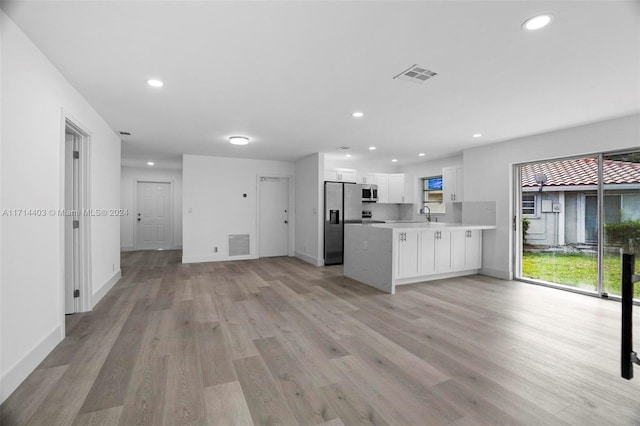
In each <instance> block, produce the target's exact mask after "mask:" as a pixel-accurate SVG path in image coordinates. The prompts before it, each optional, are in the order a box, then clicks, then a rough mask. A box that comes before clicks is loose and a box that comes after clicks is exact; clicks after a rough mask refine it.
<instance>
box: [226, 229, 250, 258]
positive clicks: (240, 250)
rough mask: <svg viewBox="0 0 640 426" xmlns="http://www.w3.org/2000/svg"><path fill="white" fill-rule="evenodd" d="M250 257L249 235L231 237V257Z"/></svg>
mask: <svg viewBox="0 0 640 426" xmlns="http://www.w3.org/2000/svg"><path fill="white" fill-rule="evenodd" d="M248 255H249V234H239V235H229V256H248Z"/></svg>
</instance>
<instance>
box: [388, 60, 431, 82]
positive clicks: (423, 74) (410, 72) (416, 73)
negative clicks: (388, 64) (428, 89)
mask: <svg viewBox="0 0 640 426" xmlns="http://www.w3.org/2000/svg"><path fill="white" fill-rule="evenodd" d="M436 75H438V73H436V72H433V71H431V70H428V69H426V68H425V67H422V66H420V65H418V64H414V65H411V66H410V67H409V68H407V69H406V70H404V71H402V72H401V73H400V74H398V75H396V76H395V77H393V78H394V79H396V78H397V79H398V80H405V81H411V82H413V83H418V84H422V83H424V82H425V81H427V80H429V79H430V78H431V77H435V76H436Z"/></svg>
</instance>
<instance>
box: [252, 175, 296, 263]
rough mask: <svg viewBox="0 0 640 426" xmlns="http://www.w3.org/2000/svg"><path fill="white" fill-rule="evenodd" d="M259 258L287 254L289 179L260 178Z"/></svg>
mask: <svg viewBox="0 0 640 426" xmlns="http://www.w3.org/2000/svg"><path fill="white" fill-rule="evenodd" d="M259 191H260V206H259V219H258V220H259V225H258V226H259V227H260V236H259V240H260V243H259V244H260V254H259V256H260V257H271V256H287V255H288V254H289V179H288V178H270V177H261V178H260V186H259Z"/></svg>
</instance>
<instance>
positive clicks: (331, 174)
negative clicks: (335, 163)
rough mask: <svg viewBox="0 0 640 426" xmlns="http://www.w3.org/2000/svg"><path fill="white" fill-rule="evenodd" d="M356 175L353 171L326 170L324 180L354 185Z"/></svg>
mask: <svg viewBox="0 0 640 426" xmlns="http://www.w3.org/2000/svg"><path fill="white" fill-rule="evenodd" d="M356 174H357V173H356V171H355V170H354V169H326V170H325V171H324V180H325V181H338V182H354V183H355V182H356Z"/></svg>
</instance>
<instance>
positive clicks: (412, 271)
mask: <svg viewBox="0 0 640 426" xmlns="http://www.w3.org/2000/svg"><path fill="white" fill-rule="evenodd" d="M419 236H420V231H402V232H398V233H397V235H396V240H397V246H396V247H397V250H396V271H395V272H396V273H395V276H396V278H410V277H417V276H418V275H420V270H419V266H420V264H419V262H418V259H419V253H420V250H419V248H420V247H419V246H418V243H419V240H420V238H419Z"/></svg>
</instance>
